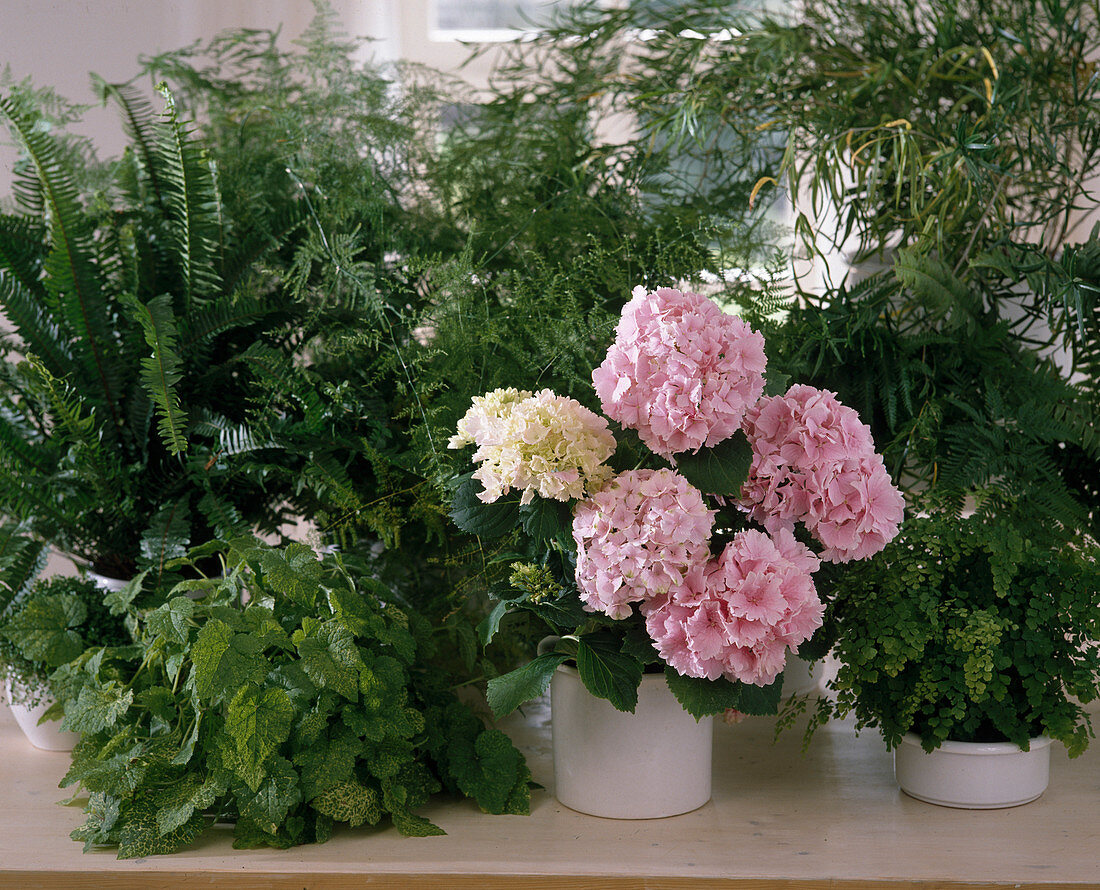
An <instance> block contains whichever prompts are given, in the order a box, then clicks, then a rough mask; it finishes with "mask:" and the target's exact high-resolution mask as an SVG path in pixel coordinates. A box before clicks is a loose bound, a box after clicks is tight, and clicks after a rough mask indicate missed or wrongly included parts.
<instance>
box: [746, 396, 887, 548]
mask: <svg viewBox="0 0 1100 890" xmlns="http://www.w3.org/2000/svg"><path fill="white" fill-rule="evenodd" d="M742 429H743V430H744V431H745V435H746V437H747V438H748V440H749V444H750V446H751V447H752V452H753V459H752V466H751V467H750V469H749V475H748V478H747V479H746V480H745V484H744V485H743V486H742V489H741V502H742V505H743V506H744V507H745V508H746V509H747V510H748V511H749V513H750V514H751V515H752V516H753V518H754V519H756V520H757V521H758V522H759V523H760V524H761V525H763V526H764V527H765V528H766V529H768V530H769V531H773V532H775V531H778V530H780V529H785V530H790V529H792V528H793V527H794V523H795V522H802V523H804V524H805V526H806V528H807V529H809V531H810V533H811V534H812V535H813V536H814V537H815V538H816V539H817V540H818V541H820V542H821V543H822V544H824V545H825V549H824V550H823V552H822V558H823V559H825V560H827V561H830V562H847V561H848V560H851V559H862V558H864V557H866V556H870V555H872V554H874V553H877V552H878V551H879V550H881V549H882V548H883V547H885V546H886V544H887V543H888V542H889V541H890V540H892V539H893V538H894V536H895V535H897V532H898V524H899V523H900V522H901V518H902V513H903V511H904V506H905V502H904V500H903V498H902V496H901V493H900V492H899V491H898V490H897V488H896V487H895V486H894V485H893V483H892V482H891V481H890V476H889V474H888V473H887V472H886V468H885V467H884V466H883V463H882V458H881V457H880V456H879V455H878V454H876V453H875V446H874V441H873V440H872V438H871V429H870V427H868V426H867V425H866V424H864V423H862V422H861V421H860V419H859V416H858V415H857V414H856V412H855V411H854V410H852V409H851V408H849V407H847V406H845V405H843V404H841V403H840V402H839V401H838V400H837V398H836V394H835V393H831V392H828V391H825V390H819V389H816V388H815V387H812V386H805V385H801V384H798V385H795V386H792V387H791V388H790V389H789V390H787V393H786V395H783V396H771V397H765V398H763V399H761V400H760V401H759V402H757V403H756V404H755V405H754V406H752V408H750V409H749V410H748V412H746V415H745V421H744V424H743V425H742Z"/></svg>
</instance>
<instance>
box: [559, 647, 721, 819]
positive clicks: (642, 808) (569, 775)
mask: <svg viewBox="0 0 1100 890" xmlns="http://www.w3.org/2000/svg"><path fill="white" fill-rule="evenodd" d="M550 713H551V723H550V725H551V729H552V733H553V740H554V794H555V796H556V797H557V799H558V800H559V801H561V802H562V803H563V804H565V805H566V806H567V807H569V808H570V809H572V810H578V811H579V812H582V813H588V814H589V815H592V816H605V817H608V818H612V819H659V818H662V817H664V816H675V815H678V814H680V813H687V812H690V811H691V810H694V809H698V808H699V807H701V806H702V805H703V804H705V803H706V802H707V801H708V800H710V780H711V751H712V740H713V731H714V718H713V717H704V718H703V719H702V720H699V721H696V719H695V718H694V717H692V716H691V715H690V714H689V713H687V712H686V711H685V710H684V709H683V706H682V705H681V704H680V703H679V702H678V701H677V700H676V697H675V696H674V695H673V694H672V692H671V691H670V690H669V688H668V684H667V683H666V682H665V677H664V674H646V675H645V676H643V677H642V684H641V686H640V687H639V689H638V705H637V707H636V708H635V711H634V713H633V714H629V713H625V712H623V711H618V710H616V709H615V707H614V706H613V705H612V704H611V703H610V702H609V701H607V700H606V699H602V698H596V697H595V696H594V695H592V694H591V693H590V692H589V691H588V690H587V689H585V688H584V684H583V683H581V678H580V674H579V673H578V672H577V670H576V668H572V667H568V666H566V665H562V666H561V667H559V668H558V669H557V671H555V673H554V677H553V679H552V680H551V682H550Z"/></svg>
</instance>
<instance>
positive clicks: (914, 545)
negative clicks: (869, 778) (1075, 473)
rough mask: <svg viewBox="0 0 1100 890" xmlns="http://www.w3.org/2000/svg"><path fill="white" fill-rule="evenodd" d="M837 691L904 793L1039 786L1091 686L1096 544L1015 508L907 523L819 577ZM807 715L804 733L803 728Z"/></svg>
mask: <svg viewBox="0 0 1100 890" xmlns="http://www.w3.org/2000/svg"><path fill="white" fill-rule="evenodd" d="M830 589H831V593H832V609H833V615H834V617H835V619H836V626H837V628H838V638H837V643H836V650H835V651H836V654H837V656H838V657H839V659H840V661H841V666H840V668H839V670H838V674H837V677H836V679H835V680H834V681H833V682H832V683H831V684H830V685H831V686H832V688H833V689H834V690H835V691H836V700H835V702H832V703H830V702H826V701H824V700H823V701H822V703H821V705H820V708H821V710H819V712H818V718H821V717H823V716H826V715H828V714H830V713H832V714H837V715H845V714H848V713H854V715H855V718H856V724H857V727H860V728H862V727H875V728H877V729H879V730H880V731H881V732H882V735H883V738H884V739H885V742H886V745H887V746H888V747H889V748H891V749H893V751H894V756H895V772H896V777H897V780H898V783H899V785H900V786H901V788H902V790H903V791H905V792H906V793H907V794H909V795H910V796H912V797H916V798H918V799H920V800H924V801H927V802H929V803H935V804H940V805H944V806H953V807H962V808H974V809H986V808H996V807H1007V806H1015V805H1018V804H1023V803H1027V802H1028V801H1030V800H1034V799H1035V798H1037V797H1038V796H1039V795H1041V794H1042V793H1043V791H1044V790H1045V789H1046V787H1047V782H1048V777H1049V762H1050V753H1051V742H1052V741H1058V742H1062V743H1063V744H1064V745H1065V747H1066V749H1067V751H1068V752H1069V756H1070V757H1076V756H1077V755H1079V754H1081V753H1082V752H1083V751H1084V750H1085V748H1086V746H1087V745H1088V742H1089V739H1090V738H1091V736H1092V728H1091V725H1090V721H1089V715H1088V712H1087V711H1086V710H1085V709H1084V708H1083V707H1082V705H1083V704H1087V703H1089V702H1091V701H1094V700H1095V699H1096V698H1097V697H1098V696H1100V651H1098V650H1097V648H1096V646H1095V644H1094V643H1092V642H1091V641H1093V640H1096V639H1097V638H1098V636H1100V593H1098V591H1100V548H1098V547H1097V544H1096V542H1095V541H1092V540H1091V539H1090V538H1089V537H1088V536H1086V535H1080V534H1072V533H1069V532H1066V531H1064V530H1063V531H1059V530H1051V529H1050V528H1049V527H1044V526H1042V525H1041V524H1040V523H1037V522H1035V521H1030V522H1029V521H1028V519H1027V517H1026V516H1023V515H1020V512H1019V511H1017V512H1016V513H1015V514H1013V513H1001V512H998V513H996V514H990V513H985V512H979V513H976V514H974V515H971V516H969V517H966V518H958V517H957V516H956V515H954V514H953V513H952V512H950V511H947V510H943V509H935V508H932V509H930V510H929V511H927V512H925V513H923V514H922V515H918V516H916V517H915V518H911V519H909V520H907V522H906V524H905V526H904V527H903V529H902V532H901V534H900V535H899V536H898V538H896V539H895V540H894V541H893V542H891V543H890V544H889V545H887V547H886V548H885V549H884V550H883V552H882V553H880V554H879V555H878V556H877V557H876V558H875V559H873V560H870V561H868V562H866V563H862V564H858V565H853V566H851V567H849V569H848V571H846V572H845V573H844V574H843V576H838V577H836V578H835V579H832V581H831V583H830ZM813 725H814V724H813V722H811V731H812V729H813Z"/></svg>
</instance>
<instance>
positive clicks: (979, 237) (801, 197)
mask: <svg viewBox="0 0 1100 890" xmlns="http://www.w3.org/2000/svg"><path fill="white" fill-rule="evenodd" d="M1096 25H1097V10H1096V6H1095V4H1094V3H1091V2H1087V0H1073V2H1068V3H1056V2H1040V3H1032V2H1026V0H995V2H980V3H979V2H968V3H961V4H960V3H953V2H951V3H949V2H938V0H937V2H932V3H921V2H916V0H826V2H824V3H815V4H813V5H812V6H811V7H808V8H806V9H805V10H803V11H801V12H800V14H799V15H798V16H797V17H793V16H785V15H782V14H768V13H752V14H748V13H746V12H744V11H738V10H737V9H735V8H734V6H733V5H731V4H728V3H711V2H704V0H701V2H691V3H685V4H675V5H668V6H660V5H658V6H657V7H654V6H651V5H644V6H636V5H634V4H631V6H630V8H628V9H615V10H597V9H595V8H592V7H585V8H582V9H580V10H579V11H578V12H577V14H576V18H575V20H574V21H572V22H568V23H566V25H565V26H564V27H563V28H562V30H561V31H560V32H559V34H558V36H559V38H560V39H565V38H566V37H568V38H569V39H572V40H574V41H579V42H581V43H583V44H585V45H586V46H592V45H599V46H603V47H620V48H622V49H623V52H621V53H618V54H616V55H617V57H619V58H622V59H624V61H623V62H622V64H621V70H620V71H616V70H615V69H610V70H609V71H608V72H607V74H608V85H607V87H606V92H607V93H612V94H615V95H620V96H625V97H629V99H628V106H629V108H630V110H631V112H632V114H633V115H634V119H635V120H636V121H637V122H638V126H639V129H640V132H641V133H642V134H643V135H644V136H645V137H646V138H648V139H649V140H650V141H651V142H652V143H653V144H654V145H656V146H664V145H669V144H672V145H677V146H684V147H686V149H687V150H688V151H689V152H690V154H691V155H693V156H695V157H697V158H698V160H699V163H698V168H699V169H701V170H704V171H706V173H707V175H705V176H699V177H697V178H695V179H694V180H692V181H691V182H690V185H691V186H692V189H691V193H692V195H693V196H694V197H693V200H695V201H696V202H697V203H699V204H706V205H708V206H710V207H711V208H713V210H714V211H716V212H719V213H724V214H726V215H727V216H729V217H732V218H736V215H737V214H738V213H743V212H744V209H743V206H737V204H735V203H734V202H733V201H732V200H731V199H732V198H733V197H734V194H733V193H732V192H730V191H728V190H727V191H723V190H722V188H721V187H720V186H721V185H722V184H723V183H730V182H738V183H740V182H744V177H745V175H746V172H748V173H749V174H750V176H751V177H754V178H755V185H754V186H753V189H752V193H751V194H750V195H749V197H750V198H751V199H754V200H756V201H757V202H759V201H761V200H762V199H764V198H765V197H766V196H768V195H770V194H773V193H774V192H775V191H777V190H778V191H780V192H781V193H782V194H783V195H784V196H785V197H786V198H787V199H788V200H789V201H790V202H791V206H792V210H793V219H794V228H795V234H796V236H797V243H798V244H801V245H802V246H803V247H804V248H805V249H806V250H807V252H808V253H809V255H810V256H814V255H816V254H819V253H821V252H822V251H823V250H824V249H825V248H826V247H833V248H838V249H840V250H841V251H843V252H846V253H847V254H848V255H849V257H850V258H851V259H853V260H855V261H857V262H858V261H859V260H862V259H863V258H866V257H868V256H872V258H884V259H885V260H886V262H885V267H884V271H883V272H882V273H881V274H879V275H877V276H875V277H874V278H873V279H871V280H868V281H863V282H859V283H857V282H856V280H855V278H854V276H853V278H852V280H851V281H849V282H847V283H844V282H839V283H838V282H837V279H838V278H839V276H838V275H836V274H835V267H834V268H833V273H834V275H833V280H832V281H830V280H829V279H828V276H826V280H825V283H824V284H822V285H817V284H809V283H806V282H805V279H802V278H801V277H800V278H799V279H798V281H799V284H800V292H799V300H798V302H797V311H792V312H791V313H790V314H789V315H788V316H786V317H785V319H781V321H783V322H785V323H782V324H774V325H773V326H772V327H770V328H765V329H766V330H767V332H768V336H769V342H770V343H772V344H774V347H775V352H776V353H777V354H778V353H779V352H780V351H782V353H783V357H782V359H781V360H782V361H788V362H789V366H788V367H785V370H786V371H787V372H788V373H791V374H792V376H795V377H797V378H798V379H809V380H812V381H813V382H814V383H815V385H818V386H821V387H824V388H828V389H830V390H835V391H837V392H838V393H839V394H840V396H841V398H842V399H844V400H845V402H846V403H848V404H852V405H855V406H857V407H859V409H860V413H861V415H862V416H864V417H865V418H866V420H867V422H869V423H871V424H872V426H873V428H874V430H875V435H876V440H877V441H880V442H881V443H882V445H883V449H884V454H885V456H886V458H887V461H888V464H889V465H890V467H891V470H892V472H893V473H894V474H895V477H896V478H898V479H899V480H900V481H901V484H902V485H903V486H904V487H905V488H906V490H908V491H917V490H920V489H923V488H926V487H928V486H929V485H936V486H937V487H939V488H940V489H941V492H942V493H944V494H947V493H948V492H950V493H951V494H952V495H953V496H954V497H955V502H956V508H958V506H959V505H961V504H962V503H963V501H964V500H965V499H966V498H967V497H968V496H971V495H973V494H974V493H976V492H980V493H981V496H982V497H983V498H984V499H985V502H986V503H987V504H989V505H990V508H991V509H992V508H995V506H996V505H997V504H999V503H1004V502H1005V501H1006V500H1011V499H1013V498H1021V497H1026V498H1029V499H1031V500H1032V502H1033V503H1034V504H1035V506H1036V508H1037V509H1038V510H1040V511H1042V512H1043V513H1044V515H1045V516H1046V517H1047V518H1048V520H1049V521H1051V522H1055V523H1065V524H1068V525H1074V524H1080V523H1082V522H1092V521H1093V520H1092V519H1091V518H1090V517H1092V516H1095V513H1096V506H1097V503H1098V502H1097V500H1096V494H1095V492H1096V490H1097V479H1098V478H1100V464H1098V460H1097V459H1098V454H1100V453H1098V452H1097V449H1096V447H1095V442H1094V441H1093V435H1092V432H1091V431H1092V429H1093V428H1094V427H1095V416H1096V415H1095V412H1096V404H1095V400H1093V399H1091V397H1088V395H1087V393H1086V392H1084V391H1083V389H1087V388H1088V387H1090V386H1094V384H1089V383H1088V381H1087V379H1083V375H1084V376H1085V377H1087V376H1088V375H1091V373H1092V371H1091V369H1090V367H1089V366H1088V365H1087V364H1086V363H1082V362H1077V363H1076V365H1075V367H1074V373H1073V374H1072V375H1071V373H1070V372H1069V370H1068V369H1067V368H1066V367H1065V364H1066V363H1065V362H1062V363H1061V364H1060V362H1059V360H1060V359H1061V358H1063V357H1064V355H1065V354H1066V352H1068V353H1069V354H1070V355H1076V356H1084V355H1085V354H1087V353H1088V352H1090V351H1091V350H1092V349H1093V348H1094V346H1093V343H1092V337H1091V334H1090V332H1089V330H1088V327H1087V324H1081V323H1080V320H1081V319H1082V318H1085V319H1086V321H1087V317H1088V316H1090V315H1091V314H1092V313H1093V311H1094V309H1093V307H1094V306H1095V298H1094V295H1093V294H1092V292H1091V291H1089V290H1088V284H1087V279H1082V278H1081V277H1080V276H1079V275H1077V274H1076V272H1075V271H1074V270H1072V269H1071V268H1070V266H1072V265H1073V263H1074V262H1079V260H1073V259H1071V258H1070V257H1072V256H1074V255H1077V256H1079V257H1080V258H1082V259H1083V257H1081V255H1079V254H1073V252H1071V251H1066V255H1067V262H1066V264H1065V265H1064V266H1063V264H1062V256H1061V255H1062V253H1063V249H1064V248H1065V247H1066V242H1067V240H1068V239H1069V238H1070V237H1071V235H1072V232H1073V229H1074V226H1076V225H1077V224H1079V222H1080V220H1081V219H1083V218H1086V217H1087V214H1088V211H1089V210H1090V208H1094V207H1095V195H1093V194H1092V193H1090V192H1089V190H1088V189H1087V188H1086V187H1085V186H1084V183H1085V182H1086V181H1087V179H1088V177H1089V176H1091V175H1093V173H1094V172H1095V170H1096V169H1097V166H1098V165H1100V154H1098V151H1100V139H1098V129H1097V120H1098V117H1097V115H1096V109H1097V104H1098V102H1100V78H1098V77H1097V76H1096V70H1095V64H1094V62H1093V61H1092V59H1093V58H1094V56H1095V45H1096V34H1097V27H1096ZM643 29H648V32H649V33H650V34H653V35H656V36H657V37H658V38H659V39H646V40H642V39H640V38H639V35H640V34H642V33H643ZM777 149H778V150H777ZM737 200H738V201H739V202H740V203H741V204H742V205H744V204H747V203H752V202H751V200H750V201H746V200H745V196H744V193H743V192H741V193H740V194H739V195H738V196H737ZM1052 267H1053V268H1052ZM1067 272H1068V275H1067V274H1066V273H1067ZM811 280H812V279H811ZM1025 281H1027V282H1028V283H1029V284H1030V285H1031V286H1030V287H1025V286H1024V285H1023V282H1025ZM1082 284H1084V285H1085V286H1084V287H1082V286H1081V285H1082ZM772 321H773V322H774V321H777V320H776V319H772ZM1062 350H1065V352H1063V351H1062ZM993 368H997V369H998V370H997V371H993ZM1017 445H1019V446H1020V447H1019V448H1018V449H1017V447H1016V446H1017ZM1093 531H1095V527H1093Z"/></svg>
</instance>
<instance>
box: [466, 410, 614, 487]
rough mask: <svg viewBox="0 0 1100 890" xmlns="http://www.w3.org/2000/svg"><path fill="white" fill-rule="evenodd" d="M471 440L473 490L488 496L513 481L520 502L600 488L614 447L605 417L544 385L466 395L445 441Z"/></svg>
mask: <svg viewBox="0 0 1100 890" xmlns="http://www.w3.org/2000/svg"><path fill="white" fill-rule="evenodd" d="M467 444H476V445H477V450H476V451H475V452H474V456H473V460H474V462H475V463H477V464H478V468H477V470H475V471H474V478H475V479H477V480H478V481H479V482H481V484H482V491H481V493H480V494H479V495H478V497H479V498H480V499H481V500H482V501H484V502H486V503H492V502H493V501H495V500H497V499H498V498H500V497H501V496H502V495H505V494H507V493H508V492H509V491H511V490H513V489H517V490H519V491H522V492H523V495H522V496H521V498H520V502H521V503H523V504H527V503H530V502H531V500H532V499H533V498H534V496H535V495H536V494H537V495H539V496H540V497H544V498H552V499H554V500H559V501H567V500H571V499H575V498H582V497H584V496H585V494H586V493H587V492H589V491H593V490H596V489H598V488H600V487H601V486H602V485H603V484H604V483H605V482H606V481H607V480H608V479H609V478H610V477H611V472H612V471H611V468H610V467H608V466H607V465H606V464H605V461H606V460H607V459H608V458H609V457H611V455H612V454H614V452H615V437H614V436H613V435H612V434H611V431H610V430H609V429H608V428H607V419H606V418H604V417H600V416H599V415H598V414H594V413H593V412H592V411H589V410H588V409H587V408H585V407H584V406H583V405H582V404H581V403H580V402H578V401H576V400H575V399H570V398H566V397H564V396H558V395H555V394H554V393H553V392H551V391H550V390H548V389H544V390H542V391H541V392H539V393H536V394H535V395H532V394H531V393H528V392H523V391H520V390H514V389H508V390H496V391H494V392H491V393H488V394H487V395H485V396H479V397H477V398H475V399H474V400H473V404H472V406H471V407H470V410H469V411H467V412H466V415H465V416H464V417H463V418H462V420H460V421H459V424H458V431H457V433H456V434H455V435H454V436H453V437H452V438H451V440H450V442H448V446H449V447H451V448H461V447H462V446H463V445H467Z"/></svg>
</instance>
